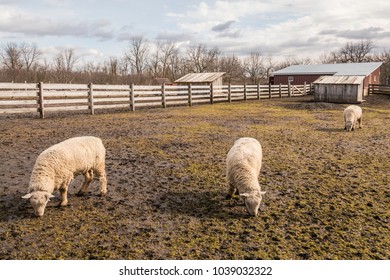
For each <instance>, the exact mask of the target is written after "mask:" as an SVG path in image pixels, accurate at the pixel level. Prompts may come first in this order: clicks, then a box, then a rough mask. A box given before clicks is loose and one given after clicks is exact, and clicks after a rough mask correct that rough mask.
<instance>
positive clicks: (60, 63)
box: [54, 48, 78, 83]
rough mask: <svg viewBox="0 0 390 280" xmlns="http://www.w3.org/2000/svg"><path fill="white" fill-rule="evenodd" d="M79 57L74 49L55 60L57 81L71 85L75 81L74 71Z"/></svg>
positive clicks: (68, 50) (66, 50)
mask: <svg viewBox="0 0 390 280" xmlns="http://www.w3.org/2000/svg"><path fill="white" fill-rule="evenodd" d="M77 61H78V57H77V56H76V53H75V50H74V49H72V48H69V49H65V50H63V51H62V52H60V53H58V54H57V55H56V57H55V58H54V71H55V80H57V81H58V82H60V83H70V82H72V80H73V76H74V75H73V74H74V73H73V70H74V66H75V64H76V62H77Z"/></svg>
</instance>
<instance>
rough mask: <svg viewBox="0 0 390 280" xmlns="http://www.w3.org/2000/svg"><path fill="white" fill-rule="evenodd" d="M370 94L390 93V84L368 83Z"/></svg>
mask: <svg viewBox="0 0 390 280" xmlns="http://www.w3.org/2000/svg"><path fill="white" fill-rule="evenodd" d="M368 94H390V85H373V84H370V85H368Z"/></svg>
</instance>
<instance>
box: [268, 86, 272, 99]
mask: <svg viewBox="0 0 390 280" xmlns="http://www.w3.org/2000/svg"><path fill="white" fill-rule="evenodd" d="M268 94H269V99H271V98H272V93H271V83H268Z"/></svg>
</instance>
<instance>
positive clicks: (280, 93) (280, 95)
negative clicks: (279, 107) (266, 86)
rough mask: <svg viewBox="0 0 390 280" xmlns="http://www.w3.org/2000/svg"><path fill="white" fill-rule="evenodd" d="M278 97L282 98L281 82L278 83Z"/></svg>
mask: <svg viewBox="0 0 390 280" xmlns="http://www.w3.org/2000/svg"><path fill="white" fill-rule="evenodd" d="M279 97H280V98H282V84H279Z"/></svg>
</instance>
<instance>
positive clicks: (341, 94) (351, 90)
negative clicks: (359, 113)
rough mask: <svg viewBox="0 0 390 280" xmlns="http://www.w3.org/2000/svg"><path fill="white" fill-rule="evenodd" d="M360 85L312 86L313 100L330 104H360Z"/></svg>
mask: <svg viewBox="0 0 390 280" xmlns="http://www.w3.org/2000/svg"><path fill="white" fill-rule="evenodd" d="M362 86H363V85H362V84H360V85H359V84H348V85H346V84H314V100H315V101H321V102H332V103H360V102H362Z"/></svg>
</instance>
